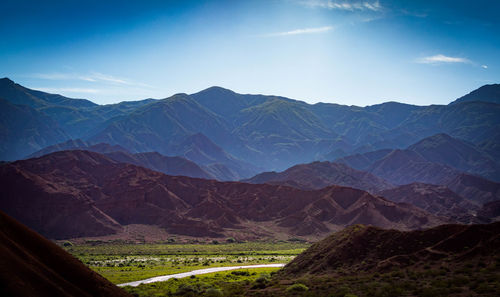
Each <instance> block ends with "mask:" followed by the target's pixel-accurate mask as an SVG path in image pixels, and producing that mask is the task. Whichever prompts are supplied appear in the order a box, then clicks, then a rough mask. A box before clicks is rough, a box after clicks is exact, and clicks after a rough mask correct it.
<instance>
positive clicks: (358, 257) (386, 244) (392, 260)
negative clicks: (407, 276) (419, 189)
mask: <svg viewBox="0 0 500 297" xmlns="http://www.w3.org/2000/svg"><path fill="white" fill-rule="evenodd" d="M499 246H500V223H493V224H489V225H442V226H438V227H435V228H432V229H427V230H422V231H410V232H402V231H397V230H383V229H379V228H375V227H366V226H360V225H357V226H351V227H349V228H346V229H344V230H342V231H339V232H337V233H334V234H332V235H330V236H328V237H327V238H325V239H323V240H321V241H319V242H317V243H315V244H314V245H312V246H311V247H310V248H309V249H307V250H306V251H304V252H303V253H302V254H300V255H299V256H297V257H296V258H295V259H294V260H292V262H290V263H288V264H287V265H286V266H285V268H284V269H283V270H282V271H281V272H280V274H281V275H282V276H283V277H290V276H294V277H296V276H300V275H309V274H310V275H320V274H329V273H334V272H335V270H336V269H338V268H341V267H343V268H344V273H347V274H355V273H361V272H368V271H371V272H376V271H378V272H383V271H387V270H389V269H392V268H399V267H409V266H410V267H411V266H418V265H419V264H421V263H422V262H424V263H425V262H430V261H438V260H443V259H446V261H447V263H450V265H451V264H453V265H460V264H462V263H463V262H465V261H470V260H472V259H479V258H483V259H490V260H492V259H493V258H494V257H496V255H497V253H498V247H499Z"/></svg>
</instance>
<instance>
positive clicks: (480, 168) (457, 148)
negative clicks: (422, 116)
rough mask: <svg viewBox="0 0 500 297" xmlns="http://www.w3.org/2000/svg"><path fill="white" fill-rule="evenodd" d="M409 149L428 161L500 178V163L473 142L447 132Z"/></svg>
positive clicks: (493, 178) (496, 178)
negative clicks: (467, 141)
mask: <svg viewBox="0 0 500 297" xmlns="http://www.w3.org/2000/svg"><path fill="white" fill-rule="evenodd" d="M408 150H410V151H414V152H417V153H418V154H419V155H420V156H422V157H424V158H425V159H426V160H427V161H430V162H434V163H441V164H444V165H447V166H450V167H453V168H456V169H458V170H460V171H464V172H468V173H471V174H476V175H480V176H483V177H485V178H487V179H491V180H497V181H498V180H500V165H499V164H498V163H497V162H496V161H495V160H494V159H493V158H491V157H489V156H488V155H487V154H485V153H483V152H480V151H479V150H478V149H477V148H476V147H474V146H473V145H472V144H469V143H466V142H464V141H461V140H459V139H456V138H453V137H451V136H449V135H446V134H442V133H441V134H436V135H433V136H431V137H427V138H425V139H423V140H421V141H419V142H417V143H415V144H413V145H411V146H409V147H408Z"/></svg>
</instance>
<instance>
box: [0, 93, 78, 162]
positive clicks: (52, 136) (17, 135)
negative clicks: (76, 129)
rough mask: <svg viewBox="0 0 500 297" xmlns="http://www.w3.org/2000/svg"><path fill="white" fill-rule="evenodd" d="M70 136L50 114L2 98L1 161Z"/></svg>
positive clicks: (0, 114) (20, 156) (0, 124)
mask: <svg viewBox="0 0 500 297" xmlns="http://www.w3.org/2000/svg"><path fill="white" fill-rule="evenodd" d="M0 98H1V97H0ZM67 137H68V135H67V134H66V133H65V132H64V130H63V129H61V128H60V126H59V125H58V124H57V123H56V122H55V121H54V120H52V119H51V118H50V117H49V116H47V115H46V114H44V113H42V112H39V111H37V110H35V109H33V108H31V107H29V106H26V105H16V104H12V103H10V102H8V101H6V100H3V99H0V160H5V161H10V160H16V159H20V158H22V157H23V156H26V155H27V154H29V153H31V152H33V151H37V150H39V149H41V148H43V147H46V146H48V145H50V144H53V143H57V142H61V141H63V140H65V139H67Z"/></svg>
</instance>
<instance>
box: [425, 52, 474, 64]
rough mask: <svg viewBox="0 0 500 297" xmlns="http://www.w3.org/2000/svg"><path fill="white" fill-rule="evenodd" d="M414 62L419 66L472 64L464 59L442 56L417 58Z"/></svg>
mask: <svg viewBox="0 0 500 297" xmlns="http://www.w3.org/2000/svg"><path fill="white" fill-rule="evenodd" d="M416 62H417V63H420V64H452V63H463V64H473V63H472V61H471V60H469V59H466V58H461V57H450V56H445V55H442V54H439V55H434V56H428V57H423V58H418V59H417V60H416Z"/></svg>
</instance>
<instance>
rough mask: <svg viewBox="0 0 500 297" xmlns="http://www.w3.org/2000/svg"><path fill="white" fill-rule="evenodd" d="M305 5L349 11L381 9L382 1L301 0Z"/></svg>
mask: <svg viewBox="0 0 500 297" xmlns="http://www.w3.org/2000/svg"><path fill="white" fill-rule="evenodd" d="M301 3H302V4H303V5H306V6H310V7H320V8H326V9H337V10H347V11H356V10H357V11H362V10H367V11H380V10H382V5H380V1H378V0H376V1H355V0H353V1H345V0H344V1H339V0H307V1H301Z"/></svg>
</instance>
